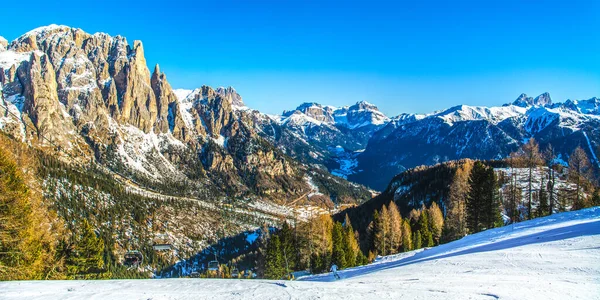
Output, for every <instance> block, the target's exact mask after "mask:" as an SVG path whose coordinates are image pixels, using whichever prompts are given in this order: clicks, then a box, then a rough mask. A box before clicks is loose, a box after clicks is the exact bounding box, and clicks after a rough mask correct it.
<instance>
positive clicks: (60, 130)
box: [19, 53, 74, 145]
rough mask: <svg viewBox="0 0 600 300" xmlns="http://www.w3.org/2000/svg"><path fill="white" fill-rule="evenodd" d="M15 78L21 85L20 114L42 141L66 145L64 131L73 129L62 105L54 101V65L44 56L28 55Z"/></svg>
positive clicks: (55, 97)
mask: <svg viewBox="0 0 600 300" xmlns="http://www.w3.org/2000/svg"><path fill="white" fill-rule="evenodd" d="M19 80H20V81H21V82H22V83H23V85H24V95H25V102H24V104H23V114H25V115H26V116H25V117H26V118H28V119H30V120H31V123H32V124H33V125H34V126H35V128H37V133H34V132H31V133H30V134H32V135H33V134H37V137H38V138H40V142H41V143H42V144H44V143H46V141H45V140H44V139H41V138H45V139H49V140H50V141H52V142H54V143H57V144H63V145H64V144H66V143H67V142H68V141H67V140H65V133H67V134H68V133H70V132H73V131H74V126H73V123H72V122H71V121H70V120H69V118H68V114H67V113H66V111H65V108H64V106H63V105H62V104H61V103H60V102H59V101H58V94H57V92H56V90H57V89H56V78H55V72H54V68H53V67H52V64H51V63H50V59H49V57H48V56H47V55H41V56H40V55H38V54H37V53H32V54H31V59H30V61H29V62H28V63H26V64H24V65H21V67H19Z"/></svg>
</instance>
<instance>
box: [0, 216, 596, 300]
mask: <svg viewBox="0 0 600 300" xmlns="http://www.w3.org/2000/svg"><path fill="white" fill-rule="evenodd" d="M599 262H600V207H595V208H590V209H586V210H581V211H575V212H568V213H561V214H555V215H552V216H549V217H545V218H539V219H535V220H531V221H527V222H522V223H519V224H516V225H514V227H513V226H507V227H503V228H497V229H493V230H488V231H485V232H482V233H479V234H474V235H470V236H467V237H465V238H463V239H461V240H459V241H455V242H452V243H449V244H445V245H442V246H438V247H434V248H431V249H428V250H418V251H412V252H407V253H402V254H398V255H395V256H388V257H384V258H382V259H380V260H379V261H377V262H375V263H373V264H371V265H368V266H363V267H358V268H353V269H348V270H344V271H341V272H340V275H341V276H342V280H339V281H333V278H332V276H331V275H330V274H324V275H317V276H310V277H305V278H301V279H300V280H299V281H294V282H288V281H270V280H221V279H168V280H167V279H165V280H107V281H22V282H1V283H0V298H1V299H25V298H27V299H598V298H599V297H600V263H599Z"/></svg>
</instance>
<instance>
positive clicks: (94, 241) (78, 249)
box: [67, 219, 110, 279]
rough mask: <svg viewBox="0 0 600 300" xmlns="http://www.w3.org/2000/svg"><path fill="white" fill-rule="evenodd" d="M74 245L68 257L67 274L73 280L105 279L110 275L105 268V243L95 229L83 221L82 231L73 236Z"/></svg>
mask: <svg viewBox="0 0 600 300" xmlns="http://www.w3.org/2000/svg"><path fill="white" fill-rule="evenodd" d="M73 240H74V241H73V245H72V248H71V249H70V250H69V252H68V255H67V272H68V276H69V277H70V278H71V279H74V278H83V279H103V278H104V279H105V278H109V277H110V273H109V272H107V271H106V270H105V267H104V258H103V256H104V241H103V240H102V239H100V238H99V237H98V236H97V235H96V233H95V232H94V228H93V227H92V225H91V224H90V223H89V222H88V221H87V220H85V219H84V220H83V222H82V224H81V229H80V230H78V231H77V232H76V233H75V235H74V236H73Z"/></svg>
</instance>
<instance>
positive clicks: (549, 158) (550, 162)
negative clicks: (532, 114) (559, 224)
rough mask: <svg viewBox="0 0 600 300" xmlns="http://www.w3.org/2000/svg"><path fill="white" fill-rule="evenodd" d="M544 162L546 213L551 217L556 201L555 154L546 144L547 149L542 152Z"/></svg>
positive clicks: (550, 146)
mask: <svg viewBox="0 0 600 300" xmlns="http://www.w3.org/2000/svg"><path fill="white" fill-rule="evenodd" d="M543 155H544V160H545V161H546V167H547V168H548V183H547V185H546V192H547V194H548V211H547V212H546V214H547V215H551V214H552V213H553V211H554V206H555V203H554V200H555V199H556V194H555V191H554V187H555V181H556V179H555V176H556V175H555V172H554V159H555V158H556V157H555V154H554V148H552V145H550V144H548V147H547V148H546V150H544V154H543Z"/></svg>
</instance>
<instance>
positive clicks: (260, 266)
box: [256, 223, 271, 277]
mask: <svg viewBox="0 0 600 300" xmlns="http://www.w3.org/2000/svg"><path fill="white" fill-rule="evenodd" d="M270 238H271V236H270V231H269V226H268V225H267V224H266V223H263V226H262V228H261V229H260V235H259V237H258V241H257V243H258V247H257V248H258V250H257V254H256V270H257V275H258V276H259V277H265V273H264V271H265V267H266V256H267V247H268V245H269V239H270Z"/></svg>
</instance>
